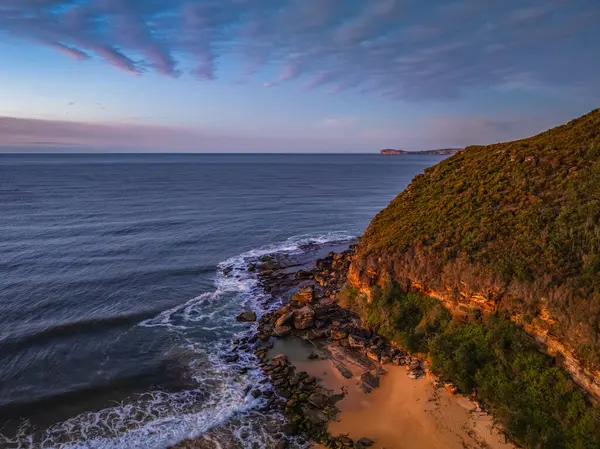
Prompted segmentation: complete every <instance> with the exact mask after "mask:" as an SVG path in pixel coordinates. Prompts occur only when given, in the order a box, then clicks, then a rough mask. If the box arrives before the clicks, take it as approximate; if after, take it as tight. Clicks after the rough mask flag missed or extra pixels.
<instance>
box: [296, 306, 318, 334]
mask: <svg viewBox="0 0 600 449" xmlns="http://www.w3.org/2000/svg"><path fill="white" fill-rule="evenodd" d="M314 320H315V311H314V309H313V308H312V307H310V306H304V307H302V308H301V309H297V310H295V311H294V327H295V328H296V329H299V330H305V329H310V328H311V327H312V326H313V324H314Z"/></svg>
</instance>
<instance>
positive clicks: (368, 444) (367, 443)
mask: <svg viewBox="0 0 600 449" xmlns="http://www.w3.org/2000/svg"><path fill="white" fill-rule="evenodd" d="M356 443H357V444H361V445H362V446H363V447H371V446H373V445H374V444H375V441H373V440H370V439H369V438H361V439H360V440H358V441H357V442H356Z"/></svg>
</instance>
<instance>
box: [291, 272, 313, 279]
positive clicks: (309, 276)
mask: <svg viewBox="0 0 600 449" xmlns="http://www.w3.org/2000/svg"><path fill="white" fill-rule="evenodd" d="M312 277H313V274H312V272H310V271H305V270H300V271H296V275H295V278H296V279H297V280H299V281H303V280H307V279H312Z"/></svg>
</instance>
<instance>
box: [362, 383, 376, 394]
mask: <svg viewBox="0 0 600 449" xmlns="http://www.w3.org/2000/svg"><path fill="white" fill-rule="evenodd" d="M359 389H360V390H361V391H362V392H363V393H371V392H372V391H373V388H371V387H370V386H369V385H367V384H366V383H364V382H361V383H360V384H359Z"/></svg>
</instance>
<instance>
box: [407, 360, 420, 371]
mask: <svg viewBox="0 0 600 449" xmlns="http://www.w3.org/2000/svg"><path fill="white" fill-rule="evenodd" d="M408 369H410V370H413V371H414V370H418V369H421V362H420V361H419V360H417V359H413V360H411V362H410V363H409V364H408Z"/></svg>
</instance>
